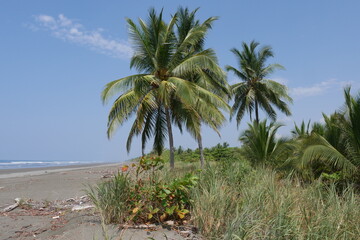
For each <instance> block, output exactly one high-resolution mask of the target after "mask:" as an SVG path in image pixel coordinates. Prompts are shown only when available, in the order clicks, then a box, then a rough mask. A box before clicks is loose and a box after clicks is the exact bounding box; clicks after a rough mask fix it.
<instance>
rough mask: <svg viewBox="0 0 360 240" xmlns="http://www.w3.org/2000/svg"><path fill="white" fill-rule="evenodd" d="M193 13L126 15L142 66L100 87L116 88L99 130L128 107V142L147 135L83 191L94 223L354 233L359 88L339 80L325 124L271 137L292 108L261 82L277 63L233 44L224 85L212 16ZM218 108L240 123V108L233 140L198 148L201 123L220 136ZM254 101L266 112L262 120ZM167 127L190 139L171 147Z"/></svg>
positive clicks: (278, 233) (213, 232) (283, 233)
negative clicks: (339, 99)
mask: <svg viewBox="0 0 360 240" xmlns="http://www.w3.org/2000/svg"><path fill="white" fill-rule="evenodd" d="M196 12H197V10H195V11H192V12H190V11H189V10H188V9H183V8H180V9H179V10H178V11H177V12H176V13H175V14H174V15H172V16H171V19H170V21H169V22H168V23H165V21H164V20H163V13H162V12H160V13H159V14H158V13H156V12H155V11H154V10H150V12H149V19H148V21H143V20H141V19H139V24H138V25H136V24H135V23H134V22H133V21H132V20H130V19H129V20H128V25H129V31H130V36H131V38H132V40H133V44H134V49H135V54H134V56H133V58H132V59H131V63H130V67H132V68H134V69H136V70H137V71H138V73H139V74H135V75H132V76H128V77H124V78H121V79H119V80H115V81H113V82H111V83H109V84H108V85H107V86H106V87H105V89H104V91H103V94H102V96H103V100H104V102H106V101H108V100H110V99H111V98H112V97H114V96H117V99H116V100H115V102H114V104H113V106H112V108H111V110H110V113H109V122H108V134H109V137H110V136H111V135H112V134H113V133H114V131H115V130H116V128H117V127H118V126H120V125H122V124H123V123H124V121H126V120H128V119H129V118H130V117H132V116H133V117H135V118H134V123H133V126H132V128H131V129H130V134H129V138H128V142H127V147H128V150H129V149H130V145H131V141H132V138H133V137H134V136H140V137H141V141H142V149H143V150H144V148H145V146H146V143H147V142H148V141H149V140H150V139H152V140H153V141H154V143H153V151H152V152H151V153H150V154H145V153H144V152H143V156H142V157H141V158H140V159H139V161H138V162H135V163H132V164H130V165H129V166H124V167H123V169H122V172H119V174H118V175H117V176H116V177H115V178H113V179H111V180H109V181H107V182H104V183H101V184H99V185H98V186H96V187H93V188H91V189H90V190H89V195H90V197H91V198H92V200H93V202H94V203H95V204H96V206H97V208H98V210H99V211H100V213H101V216H102V218H103V220H104V221H105V222H106V223H112V222H116V223H125V222H126V223H129V222H130V223H149V222H156V223H164V222H165V221H167V220H174V221H175V222H177V223H179V224H185V223H189V222H190V223H192V224H194V225H195V226H196V227H197V228H198V229H199V231H200V233H201V234H202V236H204V237H205V238H206V239H358V236H360V229H359V226H360V208H359V203H360V196H359V194H358V191H359V187H358V186H359V185H358V184H359V183H360V178H359V177H360V172H359V168H360V93H359V94H358V95H353V94H351V90H350V87H347V88H345V89H344V105H343V106H342V107H341V108H340V110H337V111H336V112H334V113H333V114H331V115H329V116H327V115H325V114H324V115H323V117H324V123H316V122H315V123H313V124H311V123H310V121H309V122H308V123H305V122H302V123H301V124H300V125H297V124H295V126H294V129H293V130H292V131H291V134H289V136H288V137H285V138H278V137H277V131H278V129H279V128H281V127H282V125H281V123H277V122H276V117H277V114H276V111H275V109H278V110H280V111H281V112H283V113H285V114H286V115H290V114H291V112H290V109H289V106H288V104H289V103H291V102H292V99H291V98H290V96H289V95H288V92H287V88H286V86H284V85H282V84H280V83H277V82H275V81H272V80H270V79H268V76H269V75H270V74H271V73H272V72H273V71H274V70H276V69H279V68H280V69H281V68H283V67H282V66H281V65H279V64H267V63H266V61H267V59H268V58H269V57H273V51H272V49H271V47H269V46H264V47H262V48H260V49H259V50H258V49H257V47H258V46H259V43H257V42H255V41H253V42H251V43H250V44H249V45H248V44H246V43H243V45H242V49H241V50H238V49H236V48H234V49H232V52H233V53H234V54H235V56H236V58H237V59H238V63H239V65H238V68H235V67H232V66H227V67H226V70H227V71H231V72H233V73H234V74H235V75H236V76H237V77H239V79H240V80H241V82H240V83H237V84H234V85H233V86H228V85H227V83H226V75H225V72H224V71H223V70H222V69H221V68H220V67H219V65H218V63H217V59H216V55H215V52H214V51H213V50H212V49H210V48H205V37H206V35H207V32H208V31H209V30H210V29H211V27H212V23H213V22H214V21H215V20H216V19H217V18H214V17H211V18H209V19H207V20H205V21H204V22H201V21H199V20H197V19H196ZM231 97H232V98H233V100H234V101H233V106H232V108H231V110H230V107H229V106H228V102H229V99H230V98H231ZM227 110H230V114H229V116H230V118H231V117H235V118H236V121H237V123H238V124H239V123H240V121H241V120H242V119H243V116H244V115H245V114H246V113H247V114H249V117H250V122H249V123H248V126H247V128H246V129H244V130H243V131H242V132H241V133H239V146H240V147H229V145H228V144H227V143H223V144H220V143H219V144H218V145H216V146H214V147H212V148H203V146H202V138H201V126H202V125H204V124H205V125H208V126H210V127H211V128H212V129H213V130H215V131H217V132H218V133H219V128H220V127H221V125H222V124H223V122H224V121H225V118H226V117H225V115H224V114H225V113H226V111H227ZM259 110H263V111H264V112H265V113H266V114H267V115H268V117H269V119H264V120H261V119H260V117H259ZM334 110H335V109H334ZM253 114H255V119H254V121H253V116H252V115H253ZM175 126H176V127H178V128H179V129H180V130H181V131H182V130H183V128H184V129H186V130H187V131H188V132H189V133H190V134H191V135H192V136H193V137H194V138H195V139H196V140H197V142H198V148H197V149H194V150H193V149H183V148H182V147H181V146H179V147H178V148H175V144H174V139H173V136H172V128H173V127H175ZM167 138H168V140H169V149H168V150H167V149H165V148H164V146H165V139H167ZM199 159H200V164H198V163H197V161H198V160H199ZM205 160H206V162H205ZM167 161H169V162H170V168H168V167H165V163H166V162H167ZM175 162H176V163H177V166H176V167H175ZM199 167H200V169H199Z"/></svg>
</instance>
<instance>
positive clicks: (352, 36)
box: [0, 0, 360, 162]
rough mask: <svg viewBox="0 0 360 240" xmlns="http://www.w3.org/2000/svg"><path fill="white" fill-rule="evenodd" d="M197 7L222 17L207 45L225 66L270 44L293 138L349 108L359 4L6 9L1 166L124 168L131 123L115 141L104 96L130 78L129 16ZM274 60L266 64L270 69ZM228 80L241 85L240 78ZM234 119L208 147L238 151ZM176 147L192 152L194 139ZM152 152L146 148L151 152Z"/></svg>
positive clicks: (1, 47)
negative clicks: (61, 163) (288, 101)
mask: <svg viewBox="0 0 360 240" xmlns="http://www.w3.org/2000/svg"><path fill="white" fill-rule="evenodd" d="M180 5H181V6H184V7H186V6H187V7H189V8H191V9H194V8H196V7H200V10H199V11H198V17H199V18H200V19H205V18H208V17H210V16H219V17H220V19H219V20H218V21H217V22H216V23H215V25H214V28H213V30H212V31H211V32H210V34H209V35H208V38H207V42H206V46H207V47H211V48H213V49H215V50H216V52H217V55H218V58H219V62H220V65H221V66H225V65H227V64H229V65H233V66H235V65H236V61H235V58H234V56H233V55H232V53H231V52H230V51H229V50H230V49H231V48H233V47H237V48H240V47H241V43H242V42H243V41H246V42H249V41H251V40H253V39H255V40H257V41H259V42H260V43H261V44H267V45H271V46H272V47H273V50H274V52H275V58H273V59H272V60H271V61H270V62H277V63H280V64H282V65H283V66H285V68H286V70H285V71H278V72H275V73H274V74H273V75H272V76H271V77H272V78H273V79H275V80H278V81H281V82H283V83H285V84H286V85H287V86H288V87H289V90H290V94H291V96H292V97H293V99H294V104H293V105H292V106H291V109H292V112H293V115H292V116H291V117H284V116H282V115H279V118H278V119H279V120H280V121H282V122H283V123H284V124H286V125H287V126H286V127H283V128H282V129H281V131H280V134H281V135H287V134H288V132H289V130H290V129H291V128H292V126H293V122H294V121H296V122H300V121H301V120H302V119H304V120H309V119H312V120H313V121H319V120H321V117H322V115H321V113H322V112H324V113H327V114H329V113H331V112H333V111H334V110H336V109H338V108H339V107H340V106H341V105H342V103H343V97H342V88H343V86H345V85H346V84H351V85H352V88H353V92H357V91H358V90H359V89H360V79H359V78H360V76H359V74H358V69H360V44H359V43H360V14H358V12H359V10H360V2H359V1H331V0H327V1H311V0H304V1H287V0H286V1H285V0H284V1H277V0H274V1H266V0H263V1H250V0H249V1H199V0H195V1H194V0H192V1H181V3H180V2H179V1H160V0H158V1H149V0H143V1H139V0H138V1H110V0H109V1H79V0H77V1H66V0H64V1H45V0H44V1H41V0H37V1H25V0H23V1H1V2H0V29H1V37H0V53H1V54H0V111H1V113H0V159H6V160H81V161H104V162H108V161H122V160H126V159H128V158H132V157H135V156H137V155H139V153H140V142H139V139H135V140H134V142H133V148H132V151H131V153H130V154H127V153H126V149H125V141H126V138H127V134H128V131H129V128H130V124H131V120H130V121H129V122H128V123H126V124H124V125H123V127H122V128H120V129H119V131H118V133H117V134H116V136H115V137H114V138H113V139H112V140H111V141H109V140H108V139H107V137H106V122H107V113H108V110H109V107H110V106H103V105H102V103H101V101H100V93H101V90H102V89H103V87H104V85H105V84H106V83H107V82H109V81H112V80H115V79H118V78H120V77H123V76H127V75H130V74H132V73H134V72H133V71H131V70H130V69H129V59H130V56H131V54H132V50H131V44H130V42H129V40H128V33H127V27H126V23H125V18H126V17H129V18H132V19H136V18H138V17H141V18H146V16H147V10H148V9H149V8H150V7H155V8H156V9H158V10H160V9H161V8H162V7H164V13H165V15H166V16H169V15H170V14H172V13H174V12H175V11H176V9H177V7H178V6H180ZM270 62H269V63H270ZM228 81H229V82H230V83H235V82H236V81H237V80H236V78H235V77H234V76H231V75H229V76H228ZM247 121H248V116H245V118H244V121H243V122H242V124H241V125H240V127H239V129H237V128H236V123H235V122H234V121H232V122H228V123H227V124H226V126H225V127H223V129H222V130H221V134H222V137H221V139H219V137H218V136H217V135H216V134H215V133H213V132H212V131H210V130H209V129H204V131H203V138H204V145H205V146H212V145H215V144H216V143H218V142H219V141H220V142H224V141H227V142H229V143H230V145H232V146H237V145H239V142H238V137H239V134H240V132H241V131H242V130H243V129H244V127H245V126H246V122H247ZM175 145H176V146H179V145H182V146H183V147H186V148H187V147H190V148H196V142H195V141H194V140H193V139H191V137H190V136H189V135H188V134H183V135H180V134H179V133H178V132H177V133H176V136H175ZM149 149H150V145H149Z"/></svg>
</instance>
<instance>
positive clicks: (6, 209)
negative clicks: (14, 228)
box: [2, 198, 21, 212]
mask: <svg viewBox="0 0 360 240" xmlns="http://www.w3.org/2000/svg"><path fill="white" fill-rule="evenodd" d="M20 202H21V198H15V203H14V204H13V205H10V206H8V207H6V208H4V209H3V210H2V211H3V212H10V211H12V210H14V209H15V208H17V207H18V206H20Z"/></svg>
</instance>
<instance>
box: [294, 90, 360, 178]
mask: <svg viewBox="0 0 360 240" xmlns="http://www.w3.org/2000/svg"><path fill="white" fill-rule="evenodd" d="M344 96H345V105H344V107H343V109H342V110H341V111H340V112H339V113H335V114H333V115H331V116H330V117H327V116H326V115H323V116H324V119H325V126H324V129H323V133H322V136H321V135H320V134H318V133H316V132H315V131H313V132H312V133H311V134H310V135H309V136H308V137H304V138H302V139H298V140H297V141H295V142H294V143H293V147H294V149H295V151H293V153H292V154H291V157H290V158H289V159H288V160H287V164H290V165H293V166H294V169H296V170H297V171H299V172H301V171H303V170H304V169H309V167H311V165H312V164H315V163H316V164H318V163H321V164H323V165H327V166H329V167H331V168H332V169H333V170H334V171H336V170H340V171H342V172H343V174H345V176H346V175H349V174H354V173H359V172H358V170H359V167H360V94H359V95H358V96H357V97H353V96H351V94H350V88H345V90H344ZM306 171H307V172H310V171H309V170H306Z"/></svg>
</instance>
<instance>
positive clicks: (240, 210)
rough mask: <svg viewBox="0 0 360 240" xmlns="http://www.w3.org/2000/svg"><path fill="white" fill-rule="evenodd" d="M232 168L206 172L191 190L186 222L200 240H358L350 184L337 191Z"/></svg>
mask: <svg viewBox="0 0 360 240" xmlns="http://www.w3.org/2000/svg"><path fill="white" fill-rule="evenodd" d="M238 163H240V162H238ZM238 163H236V164H238ZM236 169H237V167H236V165H234V164H232V165H228V166H223V167H221V168H217V167H212V168H207V169H205V170H204V172H203V173H201V175H200V180H199V183H198V185H197V186H196V187H195V188H194V190H193V195H192V197H193V203H192V209H191V214H192V218H193V219H194V224H195V226H197V227H198V228H199V229H200V232H201V233H202V235H203V236H204V237H205V238H206V239H334V240H335V239H344V240H345V239H354V240H355V239H357V238H358V236H359V234H360V229H359V227H358V226H359V224H360V209H359V207H358V204H359V203H360V198H359V196H358V195H356V194H355V190H354V188H353V186H352V185H347V186H346V187H345V188H344V189H343V190H341V191H338V190H337V188H336V185H334V184H333V183H330V184H329V185H324V184H323V183H322V181H321V180H319V181H315V182H313V183H311V184H309V185H302V184H300V182H299V180H298V179H297V178H292V179H290V178H285V179H279V175H277V174H276V172H275V171H273V170H271V169H264V168H261V167H257V168H255V169H250V171H247V170H246V171H245V172H244V171H243V170H236ZM230 174H234V175H239V177H237V178H228V177H229V175H230ZM214 206H216V207H214Z"/></svg>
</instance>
